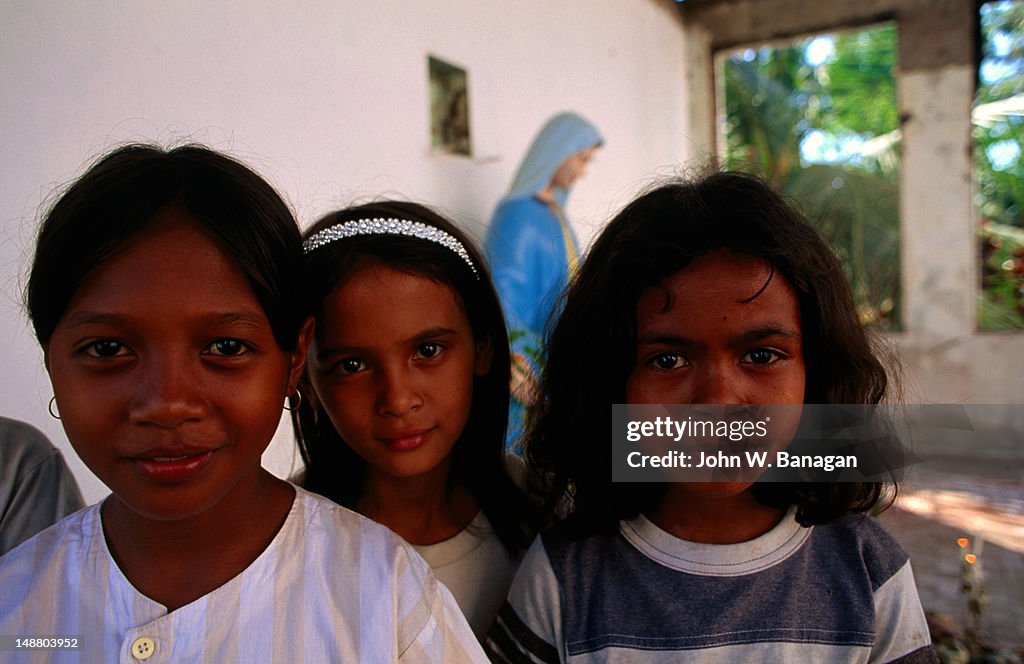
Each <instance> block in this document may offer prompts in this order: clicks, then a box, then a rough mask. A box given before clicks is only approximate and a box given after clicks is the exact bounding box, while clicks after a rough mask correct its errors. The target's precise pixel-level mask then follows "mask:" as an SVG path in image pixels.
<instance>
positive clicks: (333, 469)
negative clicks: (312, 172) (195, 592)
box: [295, 202, 535, 636]
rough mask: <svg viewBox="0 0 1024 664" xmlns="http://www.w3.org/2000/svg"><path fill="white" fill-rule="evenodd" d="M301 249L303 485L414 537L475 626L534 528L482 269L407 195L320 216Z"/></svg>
mask: <svg viewBox="0 0 1024 664" xmlns="http://www.w3.org/2000/svg"><path fill="white" fill-rule="evenodd" d="M305 248H306V262H307V266H308V268H309V272H310V275H309V276H310V282H311V290H312V300H313V308H314V312H315V316H316V332H315V334H314V336H313V342H312V344H311V346H310V351H309V362H308V364H307V373H308V376H309V380H310V382H311V385H312V388H313V389H312V390H310V391H309V392H310V394H311V395H312V398H310V399H308V400H307V401H306V403H305V404H304V405H303V406H302V407H301V408H300V409H299V411H298V412H297V413H295V416H296V417H295V421H296V433H297V437H298V438H299V439H300V441H301V442H302V453H303V457H304V458H305V460H306V463H307V470H306V475H305V480H304V486H305V487H306V488H308V489H310V490H311V491H316V492H318V493H321V494H323V495H325V496H328V497H330V498H332V499H334V500H336V501H337V502H339V503H340V504H342V505H346V506H348V507H351V508H353V509H355V510H356V511H357V512H359V513H360V514H363V515H364V516H368V517H370V518H372V519H374V520H376V521H379V522H381V523H383V524H384V525H386V526H388V527H389V528H391V529H392V530H394V531H395V532H396V533H398V534H399V535H401V536H402V537H403V538H404V539H405V540H406V541H408V542H410V543H411V544H413V545H414V546H415V548H416V550H417V551H418V552H419V553H420V554H421V555H422V556H423V557H424V558H425V559H426V560H427V562H428V563H430V565H431V567H432V568H433V570H434V572H435V573H436V574H437V575H438V578H440V579H441V581H442V582H444V583H445V584H446V585H447V586H448V587H449V588H450V589H451V591H452V593H453V594H454V595H455V598H456V600H458V602H459V605H460V606H461V607H462V609H463V611H465V613H466V616H467V617H468V618H469V622H470V625H472V627H473V630H474V631H475V632H476V633H477V634H478V635H480V636H482V635H483V634H484V633H485V632H486V630H487V628H488V627H489V626H490V623H491V622H492V620H493V618H494V615H495V613H496V612H497V610H498V607H499V606H500V605H501V602H502V601H503V599H504V596H505V594H506V592H507V590H508V585H509V583H511V580H512V575H513V573H514V572H515V569H516V567H517V566H518V564H519V560H520V557H521V555H522V553H523V551H524V550H525V548H526V546H527V545H528V544H529V541H530V539H531V537H532V534H533V532H534V528H535V519H534V516H533V511H532V510H531V508H530V506H529V504H528V503H527V501H526V498H525V496H524V494H523V492H522V491H520V490H519V488H517V485H516V483H515V482H513V480H512V479H511V476H510V471H511V472H515V466H510V465H509V464H511V463H514V462H515V459H509V458H506V455H505V452H504V449H503V448H504V442H503V441H504V437H505V426H506V421H507V410H508V397H509V388H508V379H509V350H508V337H507V334H506V330H505V322H504V319H503V317H502V314H501V306H500V304H499V301H498V298H497V295H496V294H495V291H494V287H493V286H492V285H491V280H490V277H489V274H488V270H487V267H486V265H485V264H484V262H483V260H482V258H481V255H480V253H479V252H478V250H477V249H476V248H475V247H474V246H473V245H472V243H470V242H469V240H468V238H466V237H465V235H464V234H463V233H462V232H461V231H460V230H459V229H457V228H456V227H455V225H454V224H452V223H451V222H449V221H448V220H446V219H444V218H443V217H441V216H440V215H438V214H436V213H435V212H433V211H431V210H429V209H428V208H426V207H423V206H421V205H417V204H413V203H407V202H379V203H372V204H369V205H362V206H358V207H353V208H348V209H345V210H341V211H339V212H335V213H332V214H329V215H327V216H326V217H324V218H323V219H321V220H320V221H318V222H317V223H316V224H315V225H314V226H313V227H312V228H310V229H309V230H307V232H306V241H305ZM520 467H521V465H520Z"/></svg>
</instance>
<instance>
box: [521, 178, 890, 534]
mask: <svg viewBox="0 0 1024 664" xmlns="http://www.w3.org/2000/svg"><path fill="white" fill-rule="evenodd" d="M719 248H724V249H729V250H731V251H733V252H735V253H738V254H746V255H750V256H755V257H760V258H764V259H765V260H767V261H769V262H770V264H771V265H772V267H773V269H774V271H775V272H776V273H778V274H781V275H783V276H785V277H786V279H787V280H788V281H789V283H790V284H791V285H792V287H793V289H794V291H795V292H796V294H797V299H798V302H799V305H800V315H801V326H802V336H803V352H804V360H805V364H806V367H807V369H806V371H807V376H806V391H805V402H806V403H819V404H873V403H878V402H879V401H880V400H881V399H882V397H883V395H884V394H885V391H886V386H887V382H888V380H887V375H886V371H885V369H884V367H883V365H882V364H881V362H880V361H879V359H878V357H877V356H876V353H875V351H874V350H873V349H872V345H871V343H870V341H869V339H868V336H867V334H866V333H865V331H864V329H863V328H862V327H861V325H860V323H859V321H858V319H857V313H856V309H855V306H854V302H853V298H852V295H851V293H850V288H849V285H848V283H847V280H846V278H845V275H844V274H843V271H842V268H841V266H840V264H839V262H838V260H837V259H836V258H835V256H834V255H833V253H832V252H831V250H830V249H829V247H828V245H827V244H826V243H825V242H824V240H823V239H822V238H821V236H820V235H819V234H818V233H817V231H816V230H815V229H814V228H813V227H812V226H811V225H810V224H809V223H808V222H807V221H806V220H805V219H804V218H803V217H802V216H801V215H800V213H799V212H797V211H796V210H795V209H794V207H793V206H791V205H790V204H789V203H787V202H786V201H785V200H784V199H783V198H782V197H781V196H779V195H778V194H777V193H775V192H774V191H773V190H772V189H771V187H769V186H768V185H766V184H765V183H764V182H762V181H761V180H759V179H757V178H755V177H753V176H750V175H746V174H742V173H728V172H717V173H713V174H711V175H708V176H705V177H702V178H699V179H694V180H691V181H677V182H672V183H669V184H664V185H662V186H659V187H657V188H655V189H653V190H651V191H649V192H647V193H645V194H643V195H641V196H640V197H639V198H637V199H636V200H634V201H633V202H632V203H630V204H629V205H628V206H626V208H624V209H623V210H622V211H621V212H619V213H618V215H616V216H615V218H614V219H612V221H611V222H610V223H609V224H608V226H607V227H606V228H605V229H604V231H603V232H602V233H601V234H600V236H599V237H598V238H597V240H596V242H595V244H594V246H593V248H592V249H591V250H590V253H589V254H588V255H587V259H586V261H585V262H584V263H583V265H582V266H581V269H580V271H579V273H578V275H577V277H576V278H575V279H574V281H573V282H572V284H571V285H570V287H569V290H568V293H567V295H566V298H565V307H564V310H563V311H562V314H561V316H560V317H559V319H558V321H557V324H556V325H555V327H554V328H553V330H552V332H551V334H550V335H549V338H548V343H547V355H548V357H547V365H546V367H545V369H544V373H543V376H542V388H541V389H542V393H543V394H544V399H543V400H542V401H540V402H539V403H537V404H536V405H535V406H534V407H533V408H532V409H531V412H530V416H529V424H528V427H529V432H528V434H527V443H526V449H527V455H528V458H529V460H530V462H531V465H532V466H533V467H534V469H535V470H536V471H537V472H538V473H539V474H540V476H546V477H550V478H552V480H553V481H552V484H551V486H550V487H547V488H546V490H545V491H544V492H543V493H544V495H543V497H544V499H545V502H546V504H547V506H548V508H549V509H554V507H555V506H556V504H558V503H559V501H561V500H564V496H566V495H567V494H568V495H569V496H570V498H571V500H570V502H571V510H572V516H571V517H570V518H569V520H568V522H567V523H566V526H570V527H569V528H568V530H569V531H570V532H576V533H577V534H579V535H587V534H592V533H596V532H612V531H614V530H615V529H616V528H617V524H618V521H619V520H620V519H628V518H632V517H635V516H636V515H637V514H638V513H639V512H641V511H646V510H650V509H652V508H654V507H656V506H657V505H658V503H659V502H660V500H661V499H662V496H663V495H664V491H665V485H663V484H657V483H653V484H628V483H613V482H611V466H610V459H611V458H612V453H611V440H610V438H611V430H612V429H611V405H612V404H616V403H625V400H626V394H625V392H626V390H625V386H626V380H627V377H628V376H629V374H630V372H631V371H632V370H633V367H634V363H635V357H636V308H637V302H638V300H639V298H640V295H641V293H642V292H643V291H644V290H645V289H646V288H648V287H652V286H654V287H656V286H659V285H660V284H662V282H663V281H664V280H665V279H666V278H668V277H669V276H671V275H673V274H675V273H677V272H679V271H680V270H682V269H684V268H685V267H686V266H687V265H689V263H690V262H691V261H693V260H694V259H695V258H697V257H699V256H701V255H703V254H706V253H707V252H709V251H712V250H714V249H719ZM754 492H755V496H756V497H757V498H758V500H760V501H761V502H762V503H764V504H768V505H772V506H777V507H787V506H789V505H796V506H797V519H798V520H799V521H800V522H801V523H803V524H804V525H809V524H813V523H824V522H827V521H830V520H832V519H835V518H838V517H839V516H841V515H843V514H846V513H847V512H849V511H863V510H868V509H870V508H871V507H873V506H874V505H875V504H876V503H877V502H878V501H879V498H880V496H881V493H882V485H881V484H878V483H859V484H857V483H844V484H824V483H823V484H811V483H805V484H782V483H758V484H755V486H754Z"/></svg>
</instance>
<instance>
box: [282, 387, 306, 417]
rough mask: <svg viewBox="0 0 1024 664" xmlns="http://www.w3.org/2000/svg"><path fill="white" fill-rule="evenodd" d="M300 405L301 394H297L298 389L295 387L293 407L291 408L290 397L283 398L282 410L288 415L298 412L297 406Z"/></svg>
mask: <svg viewBox="0 0 1024 664" xmlns="http://www.w3.org/2000/svg"><path fill="white" fill-rule="evenodd" d="M301 405H302V392H299V388H297V387H296V388H295V405H294V406H291V397H285V398H284V409H285V410H287V411H288V412H289V413H290V412H293V411H296V410H298V409H299V406H301ZM289 406H291V408H289Z"/></svg>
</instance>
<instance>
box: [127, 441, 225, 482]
mask: <svg viewBox="0 0 1024 664" xmlns="http://www.w3.org/2000/svg"><path fill="white" fill-rule="evenodd" d="M215 452H217V449H212V450H203V451H196V452H189V453H186V454H177V455H174V456H170V455H153V456H137V457H133V458H132V461H133V462H134V464H135V467H136V468H137V469H138V470H139V472H140V473H142V475H143V476H145V477H146V478H147V479H149V480H151V481H153V482H156V483H158V484H178V483H181V482H186V481H188V480H190V479H193V478H195V477H197V476H198V475H199V474H201V473H202V472H203V470H204V469H206V468H207V467H208V466H209V465H210V462H211V461H212V460H213V457H214V453H215Z"/></svg>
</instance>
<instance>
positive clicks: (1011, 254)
mask: <svg viewBox="0 0 1024 664" xmlns="http://www.w3.org/2000/svg"><path fill="white" fill-rule="evenodd" d="M980 12H981V42H982V44H981V47H982V59H981V67H980V69H979V71H978V92H977V94H976V96H975V102H974V111H973V113H972V119H973V122H974V168H975V177H976V179H977V206H978V209H979V212H980V215H979V216H980V218H981V227H980V228H979V231H978V234H979V238H978V241H979V244H980V256H981V269H980V270H979V272H980V275H981V290H980V293H979V296H978V326H979V327H980V328H981V329H983V330H1007V329H1017V330H1019V329H1024V209H1022V208H1024V159H1022V157H1021V151H1022V147H1024V117H1022V113H1024V71H1022V70H1024V2H1020V1H1019V0H1018V1H1016V2H1009V1H1002V2H989V3H985V4H983V5H982V6H981V8H980Z"/></svg>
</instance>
